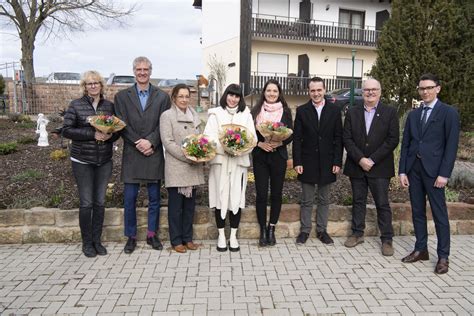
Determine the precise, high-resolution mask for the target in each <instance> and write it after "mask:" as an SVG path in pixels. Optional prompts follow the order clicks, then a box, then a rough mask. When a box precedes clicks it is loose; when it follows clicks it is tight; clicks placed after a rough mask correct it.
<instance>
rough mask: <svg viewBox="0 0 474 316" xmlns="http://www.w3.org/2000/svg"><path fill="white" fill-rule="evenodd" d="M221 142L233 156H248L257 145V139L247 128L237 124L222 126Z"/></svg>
mask: <svg viewBox="0 0 474 316" xmlns="http://www.w3.org/2000/svg"><path fill="white" fill-rule="evenodd" d="M219 141H220V143H221V145H222V147H223V148H224V150H225V151H226V152H227V153H229V154H231V155H233V156H240V155H243V154H246V153H247V152H249V151H250V150H252V148H254V147H255V145H256V141H255V138H254V137H253V135H252V134H251V133H249V132H248V131H247V128H245V127H244V126H241V125H237V124H226V125H222V130H221V132H220V135H219Z"/></svg>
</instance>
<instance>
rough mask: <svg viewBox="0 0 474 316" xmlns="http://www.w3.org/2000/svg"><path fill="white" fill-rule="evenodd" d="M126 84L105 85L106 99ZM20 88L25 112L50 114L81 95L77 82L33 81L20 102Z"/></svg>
mask: <svg viewBox="0 0 474 316" xmlns="http://www.w3.org/2000/svg"><path fill="white" fill-rule="evenodd" d="M13 86H14V84H13V82H12V81H10V82H7V85H6V91H5V94H6V95H7V100H8V109H7V111H8V112H10V113H13V112H15V108H14V104H15V103H14V93H13ZM126 87H127V86H107V87H106V89H105V97H106V98H107V99H108V100H113V99H114V96H115V94H116V93H117V92H118V91H120V90H122V89H125V88H126ZM164 91H165V92H167V93H171V89H164ZM20 92H21V90H20V88H19V86H18V85H17V112H20V113H27V114H38V113H44V114H52V113H58V112H59V111H61V110H63V109H66V108H67V107H68V105H69V103H70V102H71V101H72V100H74V99H77V98H79V97H81V90H80V88H79V85H78V84H52V83H35V84H34V85H33V88H32V93H27V92H25V93H24V95H25V97H26V96H29V95H31V96H32V100H31V101H29V102H25V103H23V102H22V99H23V98H22V94H21V93H20ZM197 102H198V101H197V93H196V91H192V92H191V100H190V104H192V105H197ZM208 105H209V102H208V99H201V106H202V107H203V108H204V109H207V107H208Z"/></svg>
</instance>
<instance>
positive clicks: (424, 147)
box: [399, 74, 459, 274]
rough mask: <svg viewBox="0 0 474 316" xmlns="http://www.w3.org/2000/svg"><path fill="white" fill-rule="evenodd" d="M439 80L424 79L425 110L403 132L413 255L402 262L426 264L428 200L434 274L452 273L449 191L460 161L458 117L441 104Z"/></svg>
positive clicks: (421, 82) (402, 176) (401, 170)
mask: <svg viewBox="0 0 474 316" xmlns="http://www.w3.org/2000/svg"><path fill="white" fill-rule="evenodd" d="M440 90H441V86H440V83H439V79H438V78H437V77H436V76H435V75H432V74H425V75H423V76H421V77H420V80H419V83H418V93H419V94H420V97H421V98H422V99H423V103H422V106H420V107H419V108H418V109H416V110H414V111H412V112H410V114H408V117H407V121H406V124H405V130H404V131H403V141H402V149H401V153H400V165H399V173H400V184H401V185H402V187H409V191H410V201H411V207H412V217H413V226H414V228H415V236H416V243H415V249H414V250H413V251H412V253H410V254H409V255H408V256H406V257H405V258H403V259H402V261H403V262H405V263H411V262H416V261H418V260H428V259H429V254H428V245H427V243H428V230H427V228H426V196H428V200H429V201H430V206H431V212H432V214H433V220H434V223H435V228H436V236H437V237H438V248H437V253H438V263H437V264H436V268H435V271H434V272H435V273H437V274H443V273H446V272H448V267H449V260H448V257H449V244H450V232H449V219H448V211H447V208H446V198H445V191H444V190H445V186H446V184H447V183H448V179H449V177H450V176H451V171H452V170H453V167H454V161H455V160H456V153H457V148H458V141H459V115H458V113H457V111H456V110H455V109H454V108H453V107H451V106H449V105H447V104H445V103H443V102H441V101H440V100H438V98H437V96H438V93H439V92H440Z"/></svg>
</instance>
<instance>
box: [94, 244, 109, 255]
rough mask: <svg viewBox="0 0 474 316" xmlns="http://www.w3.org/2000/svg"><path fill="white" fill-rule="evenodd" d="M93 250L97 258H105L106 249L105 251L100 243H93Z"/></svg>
mask: <svg viewBox="0 0 474 316" xmlns="http://www.w3.org/2000/svg"><path fill="white" fill-rule="evenodd" d="M94 248H95V251H96V252H97V254H98V255H99V256H105V255H106V254H107V249H105V247H104V245H102V243H101V242H100V241H99V242H95V243H94Z"/></svg>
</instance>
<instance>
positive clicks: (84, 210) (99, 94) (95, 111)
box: [62, 71, 119, 257]
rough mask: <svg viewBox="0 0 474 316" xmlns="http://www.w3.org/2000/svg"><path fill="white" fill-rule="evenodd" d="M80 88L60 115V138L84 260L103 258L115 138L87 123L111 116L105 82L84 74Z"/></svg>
mask: <svg viewBox="0 0 474 316" xmlns="http://www.w3.org/2000/svg"><path fill="white" fill-rule="evenodd" d="M80 87H81V90H82V92H83V96H82V98H80V99H77V100H73V101H72V102H71V104H70V105H69V108H68V109H67V111H66V114H65V115H64V126H63V131H62V133H63V135H64V137H66V138H70V139H71V140H72V145H71V161H72V172H73V174H74V177H75V178H76V183H77V189H78V191H79V201H80V206H79V226H80V228H81V236H82V252H83V253H84V255H85V256H86V257H95V256H96V255H97V254H99V255H106V254H107V249H105V247H104V246H103V245H102V243H101V241H100V239H101V236H102V225H103V223H104V211H105V192H106V189H107V183H108V181H109V178H110V176H111V174H112V145H113V142H114V141H115V140H116V139H117V138H118V137H119V136H118V135H117V134H113V135H112V134H104V133H102V132H99V131H97V130H95V128H94V127H92V126H91V125H90V124H89V122H88V117H90V116H94V115H99V114H103V115H113V114H114V105H113V103H112V102H110V101H107V100H105V99H104V97H103V92H104V87H105V81H104V79H103V78H102V76H101V75H100V74H99V73H98V72H97V71H86V72H85V73H84V75H83V76H82V79H81V82H80Z"/></svg>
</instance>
